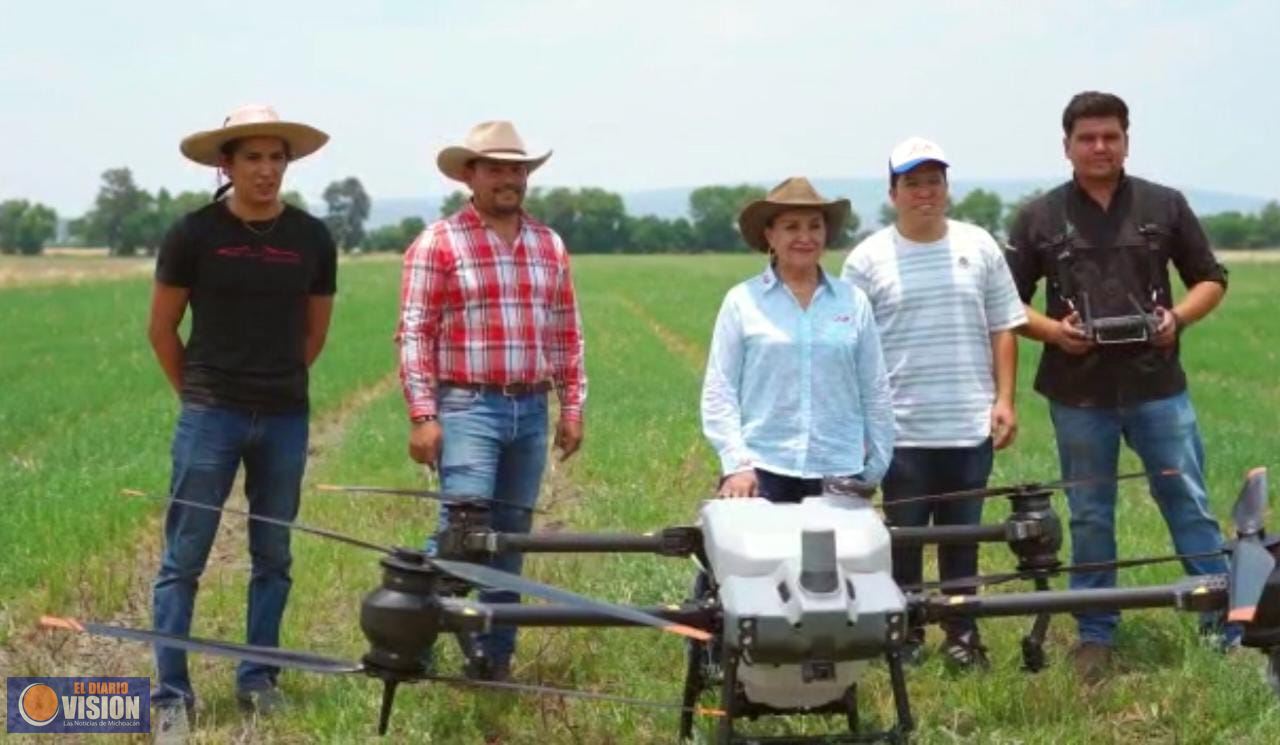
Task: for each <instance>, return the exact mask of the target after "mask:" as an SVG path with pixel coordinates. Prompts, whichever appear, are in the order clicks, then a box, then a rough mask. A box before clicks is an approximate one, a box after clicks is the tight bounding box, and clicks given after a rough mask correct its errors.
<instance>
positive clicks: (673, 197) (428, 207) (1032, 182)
mask: <svg viewBox="0 0 1280 745" xmlns="http://www.w3.org/2000/svg"><path fill="white" fill-rule="evenodd" d="M1059 181H1060V180H1059V179H1039V180H1037V179H1004V180H999V179H992V180H986V181H966V180H956V181H953V182H952V183H951V196H952V198H953V199H956V200H960V199H962V198H963V197H964V195H965V194H966V193H968V192H969V191H971V190H973V189H986V190H987V191H994V192H995V193H996V194H999V195H1000V199H1001V200H1003V201H1004V202H1006V203H1009V202H1013V201H1016V200H1017V199H1018V198H1019V197H1021V196H1022V195H1024V194H1027V193H1028V192H1031V191H1034V190H1036V189H1047V188H1050V187H1052V186H1054V185H1056V184H1058V183H1059ZM813 183H814V186H815V187H817V189H818V191H820V192H822V193H823V194H825V195H827V196H829V197H847V198H848V199H849V201H851V202H853V209H854V210H855V211H857V213H858V216H859V217H861V218H862V225H863V226H864V227H874V225H875V223H876V220H877V216H878V215H879V214H880V205H882V204H884V203H885V202H887V201H889V195H888V193H887V192H888V183H887V182H886V180H885V179H878V178H853V179H814V181H813ZM759 185H760V186H763V187H765V188H767V187H768V186H771V184H765V183H760V184H759ZM691 191H693V187H672V188H666V189H644V190H640V191H632V192H623V193H622V199H623V201H624V202H626V205H627V211H628V212H629V213H631V214H632V215H636V216H639V215H657V216H659V217H665V218H668V219H670V218H675V217H687V216H688V207H689V192H691ZM1183 193H1184V194H1186V195H1187V201H1189V202H1190V203H1191V208H1192V209H1193V210H1195V211H1196V214H1199V215H1212V214H1214V213H1217V212H1227V211H1229V210H1238V211H1240V212H1256V211H1257V210H1259V209H1261V208H1262V206H1263V205H1264V204H1266V202H1267V199H1266V198H1264V197H1253V196H1247V195H1243V194H1229V193H1226V192H1220V191H1208V190H1204V189H1184V190H1183ZM442 201H444V196H443V195H428V196H422V197H388V198H382V199H380V198H377V197H374V198H373V206H372V208H371V210H370V212H369V227H374V228H376V227H380V226H382V225H389V224H394V223H398V222H400V221H401V220H403V219H404V218H406V217H421V218H423V219H424V220H426V221H427V222H430V221H431V220H434V219H435V218H437V217H438V216H439V215H440V203H441V202H442Z"/></svg>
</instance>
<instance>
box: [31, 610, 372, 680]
mask: <svg viewBox="0 0 1280 745" xmlns="http://www.w3.org/2000/svg"><path fill="white" fill-rule="evenodd" d="M40 627H41V628H44V629H61V630H64V631H72V632H75V633H81V634H93V635H95V636H109V637H112V638H114V639H127V640H129V641H135V642H146V643H148V644H157V645H160V646H162V647H171V648H173V649H185V650H187V651H189V652H198V653H200V654H212V655H220V656H222V657H233V658H235V659H238V660H247V661H249V662H257V663H259V664H263V665H273V666H275V667H290V668H295V669H298V670H309V671H311V672H316V673H358V672H362V671H363V670H364V668H363V667H362V666H361V665H357V664H354V663H351V662H345V661H343V660H337V659H334V658H332V657H325V656H323V655H318V654H311V653H309V652H294V651H291V650H287V649H278V648H276V647H258V646H253V645H249V644H236V643H234V642H224V641H214V640H211V639H196V638H193V637H189V636H178V635H176V634H166V633H164V632H161V631H150V630H146V629H131V628H128V627H126V626H111V625H108V624H101V623H90V622H87V621H77V620H76V619H74V618H60V617H58V616H43V617H42V618H41V619H40Z"/></svg>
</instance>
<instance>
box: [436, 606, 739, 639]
mask: <svg viewBox="0 0 1280 745" xmlns="http://www.w3.org/2000/svg"><path fill="white" fill-rule="evenodd" d="M441 606H442V608H443V610H444V614H443V617H442V620H441V625H442V628H444V629H447V630H449V631H485V630H487V629H489V628H490V627H492V626H495V625H498V626H543V627H546V626H617V627H630V626H636V625H638V624H636V623H633V622H629V621H627V620H625V619H622V618H617V617H614V616H606V615H603V614H600V613H597V612H595V611H592V610H591V609H589V608H575V607H573V606H568V605H556V604H545V605H544V604H538V605H526V604H522V603H492V604H485V603H476V602H471V601H467V600H457V599H453V598H442V599H441ZM635 609H636V610H638V611H640V612H642V613H648V614H650V615H653V616H657V617H658V618H664V619H666V620H668V621H671V622H673V623H676V624H681V625H684V626H693V627H695V628H706V629H709V628H713V627H714V625H715V623H716V622H717V615H718V614H717V612H716V611H715V610H713V609H712V608H710V607H707V606H704V605H699V604H694V603H685V604H683V605H656V606H636V608H635Z"/></svg>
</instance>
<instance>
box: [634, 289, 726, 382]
mask: <svg viewBox="0 0 1280 745" xmlns="http://www.w3.org/2000/svg"><path fill="white" fill-rule="evenodd" d="M621 301H622V305H623V307H624V308H626V309H627V311H628V312H630V313H631V315H633V316H635V317H636V318H637V319H639V320H640V321H642V322H643V323H644V325H646V326H648V327H649V330H650V331H652V332H653V335H654V336H656V337H658V340H659V341H661V342H662V345H663V346H665V347H666V348H667V350H668V351H669V352H671V353H672V354H674V355H675V356H677V357H679V358H680V359H682V360H684V361H685V362H686V363H688V364H689V367H691V368H692V369H693V371H694V372H696V373H699V374H701V373H702V367H703V365H705V364H706V362H707V350H705V349H703V348H702V347H701V346H700V345H698V344H695V343H693V342H691V341H689V340H688V339H686V338H684V337H683V336H681V335H679V334H677V333H676V332H674V331H672V330H671V329H669V328H667V327H666V326H663V325H662V324H661V323H660V322H659V321H658V319H656V318H654V317H653V316H652V315H651V314H650V313H649V310H648V309H647V308H645V307H644V306H643V305H641V304H640V303H637V302H636V301H635V300H632V299H631V298H629V297H626V296H622V297H621Z"/></svg>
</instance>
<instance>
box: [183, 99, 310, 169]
mask: <svg viewBox="0 0 1280 745" xmlns="http://www.w3.org/2000/svg"><path fill="white" fill-rule="evenodd" d="M242 137H279V138H280V139H282V140H284V141H285V142H286V143H288V144H289V160H297V159H299V158H304V157H306V156H308V155H310V154H312V153H314V152H315V151H317V150H319V149H320V148H321V147H324V144H325V143H326V142H328V141H329V135H327V134H325V133H324V132H321V131H320V130H318V129H316V128H315V127H311V126H308V125H306V124H299V123H298V122H283V121H280V115H279V114H277V113H276V110H275V109H273V108H271V107H270V106H264V105H262V104H250V105H248V106H241V107H239V108H237V109H236V110H234V111H232V112H231V113H230V114H228V115H227V118H226V119H224V120H222V126H221V127H219V128H218V129H210V130H206V131H204V132H196V133H195V134H193V135H190V136H188V137H186V138H184V139H183V140H182V144H181V145H179V146H178V148H179V149H180V150H181V151H182V154H183V155H185V156H187V157H188V158H190V159H191V160H194V161H195V162H197V163H201V164H204V165H206V166H219V165H222V146H223V145H225V144H227V143H228V142H230V141H232V140H238V139H240V138H242Z"/></svg>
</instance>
